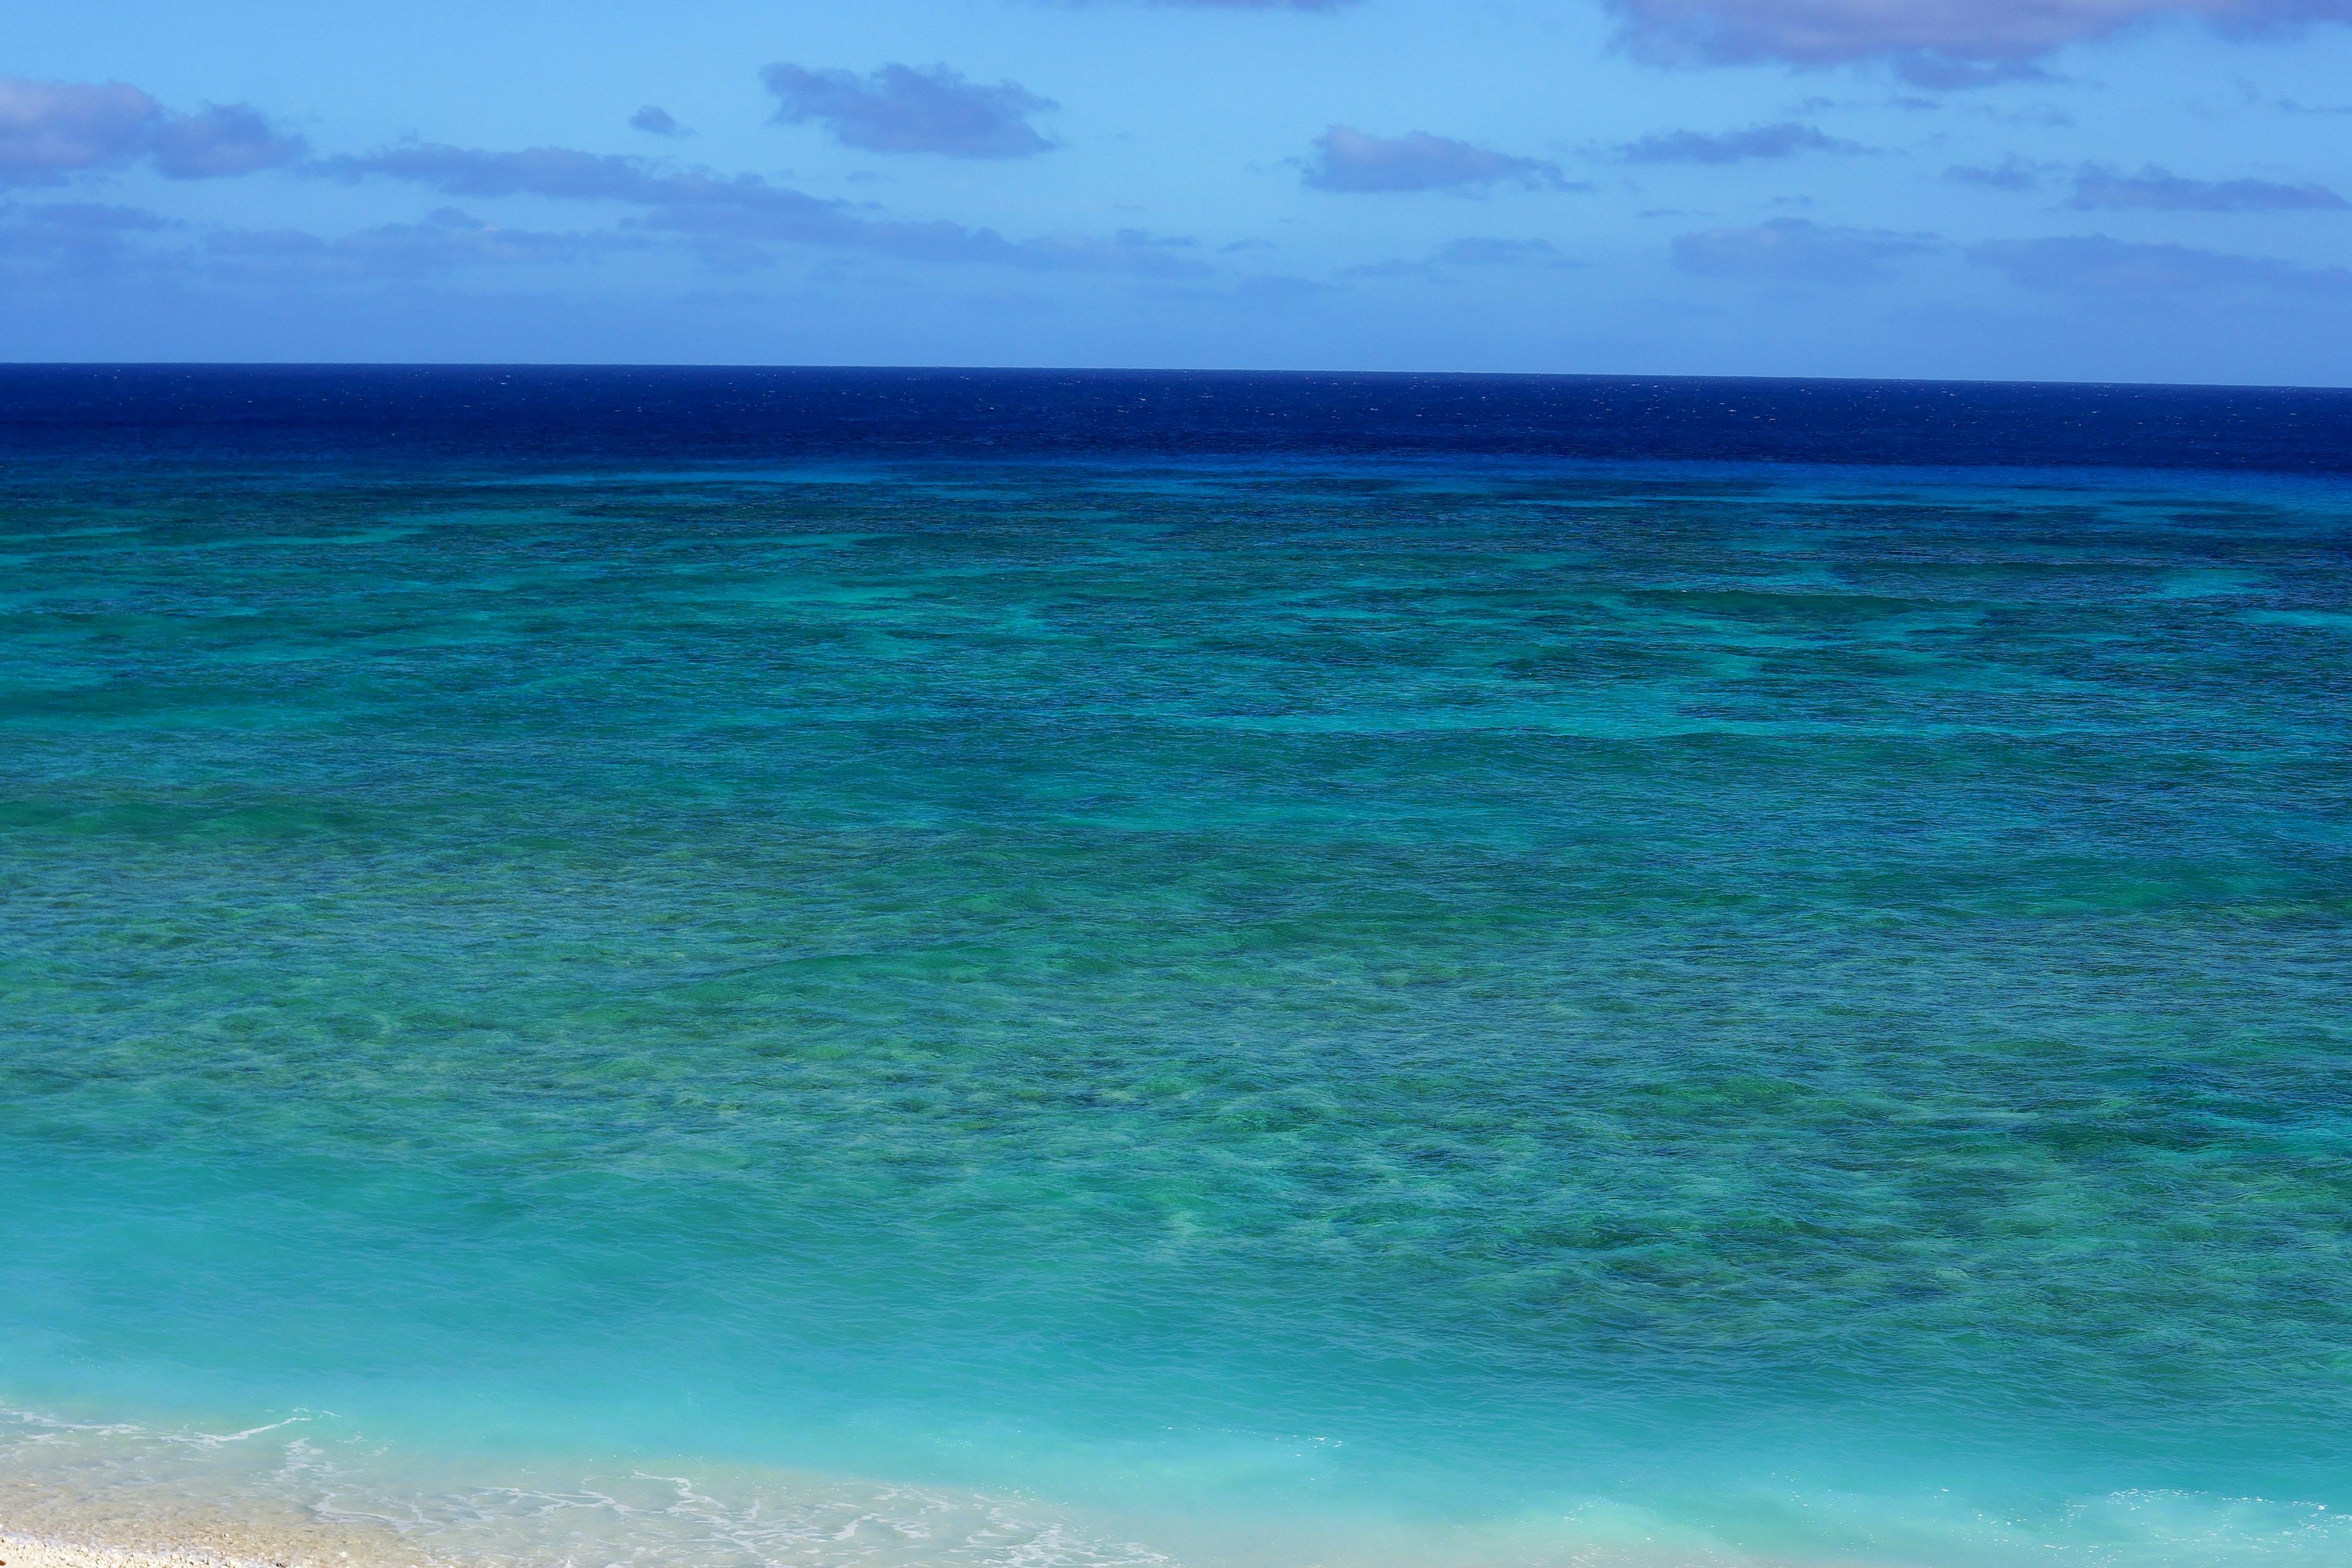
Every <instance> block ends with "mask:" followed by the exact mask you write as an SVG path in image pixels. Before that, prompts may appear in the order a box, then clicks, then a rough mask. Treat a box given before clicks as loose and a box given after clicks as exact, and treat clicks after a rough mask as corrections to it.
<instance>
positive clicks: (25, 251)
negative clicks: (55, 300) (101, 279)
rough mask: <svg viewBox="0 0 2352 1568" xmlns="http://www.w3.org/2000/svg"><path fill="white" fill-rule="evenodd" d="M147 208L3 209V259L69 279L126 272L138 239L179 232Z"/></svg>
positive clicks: (64, 205) (47, 205) (58, 205)
mask: <svg viewBox="0 0 2352 1568" xmlns="http://www.w3.org/2000/svg"><path fill="white" fill-rule="evenodd" d="M180 226H181V225H180V224H179V223H178V222H177V221H176V220H174V219H172V218H167V217H164V216H162V215H161V214H159V213H152V212H149V211H147V210H145V209H144V208H142V207H131V206H116V205H110V204H108V203H102V202H37V203H23V204H20V203H16V202H9V203H5V204H0V260H5V261H8V262H15V263H18V264H25V263H30V264H32V265H33V266H34V267H35V268H37V269H48V270H54V271H56V272H59V273H63V274H65V275H67V276H68V277H82V278H87V277H92V276H97V275H101V274H105V273H110V272H117V271H120V270H121V269H122V268H124V267H125V266H126V265H128V264H130V263H131V261H132V260H133V259H134V258H137V257H138V256H139V254H140V251H139V249H138V247H135V246H134V244H133V240H132V237H133V236H140V235H155V234H162V233H165V232H168V231H170V230H173V229H176V228H179V227H180Z"/></svg>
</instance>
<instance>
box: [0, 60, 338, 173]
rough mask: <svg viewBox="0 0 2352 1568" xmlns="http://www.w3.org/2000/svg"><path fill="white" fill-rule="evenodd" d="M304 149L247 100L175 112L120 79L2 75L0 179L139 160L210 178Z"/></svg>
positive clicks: (273, 163) (284, 159)
mask: <svg viewBox="0 0 2352 1568" xmlns="http://www.w3.org/2000/svg"><path fill="white" fill-rule="evenodd" d="M303 151H304V146H303V142H302V141H301V139H300V138H299V137H295V136H288V135H284V134H282V133H280V132H277V131H274V130H272V129H271V128H270V125H269V122H268V120H267V119H265V118H264V117H263V115H262V114H261V111H260V110H257V109H254V108H252V107H251V106H249V105H247V104H242V103H234V104H228V105H226V106H221V107H215V108H211V109H206V110H203V111H202V112H200V113H195V114H177V113H173V111H171V110H167V109H165V108H164V107H163V105H162V104H160V103H158V102H156V101H155V100H153V99H152V98H150V97H148V96H147V94H145V93H143V92H142V91H140V90H139V89H137V88H135V87H130V86H126V85H125V84H123V83H121V82H119V81H117V82H106V83H103V84H100V83H92V82H68V81H27V80H25V79H22V78H17V77H0V185H54V184H60V183H62V182H63V181H65V180H66V179H68V178H69V177H70V176H72V175H75V174H90V173H99V172H104V171H110V170H118V169H124V168H128V167H130V166H131V164H133V163H139V162H141V161H142V160H145V161H147V162H148V163H151V164H152V167H153V168H154V169H155V170H156V172H158V173H159V174H163V175H165V176H166V177H168V178H171V179H174V180H204V179H215V178H219V177H221V176H224V175H230V174H251V173H253V172H254V171H255V170H257V169H268V168H275V167H277V166H278V165H280V164H283V163H291V162H293V161H294V160H295V159H296V158H299V157H300V156H301V154H302V153H303Z"/></svg>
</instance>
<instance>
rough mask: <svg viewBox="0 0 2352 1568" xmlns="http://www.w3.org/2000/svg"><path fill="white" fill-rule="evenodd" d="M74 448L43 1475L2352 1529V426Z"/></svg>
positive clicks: (423, 1505) (1256, 1545) (5, 831)
mask: <svg viewBox="0 0 2352 1568" xmlns="http://www.w3.org/2000/svg"><path fill="white" fill-rule="evenodd" d="M5 499H6V503H7V505H6V510H5V520H0V529H5V537H0V550H5V557H4V558H0V594H4V595H5V597H0V802H5V804H0V898H5V912H4V913H0V919H5V927H0V943H4V944H5V945H0V996H4V997H5V1026H0V1027H5V1034H0V1069H5V1072H0V1097H4V1098H0V1119H4V1120H0V1194H4V1195H5V1198H4V1199H0V1201H5V1214H0V1236H5V1248H0V1399H4V1400H5V1404H6V1405H7V1406H8V1407H9V1408H10V1409H12V1410H13V1411H14V1412H15V1413H16V1414H14V1415H11V1416H10V1417H9V1418H8V1420H7V1424H6V1425H5V1429H0V1454H5V1459H4V1460H0V1475H5V1485H7V1486H12V1487H14V1488H15V1489H16V1490H15V1491H13V1492H11V1491H6V1490H0V1527H5V1526H6V1524H7V1517H8V1516H7V1514H6V1512H5V1510H6V1509H7V1508H8V1507H10V1506H14V1507H16V1509H17V1510H18V1513H19V1515H20V1516H21V1517H24V1518H35V1516H36V1515H37V1516H38V1518H37V1520H36V1522H43V1524H44V1528H48V1527H50V1525H52V1524H55V1522H56V1520H63V1521H64V1525H60V1526H58V1528H64V1527H65V1526H69V1525H70V1524H71V1523H72V1522H73V1521H74V1519H75V1518H77V1517H79V1518H82V1519H84V1520H85V1521H100V1522H103V1521H120V1520H121V1519H125V1518H131V1517H133V1516H136V1515H138V1514H140V1513H141V1511H142V1510H147V1511H148V1512H149V1513H151V1514H153V1515H155V1516H156V1517H162V1516H163V1515H167V1514H169V1513H170V1512H171V1510H175V1509H178V1510H186V1509H190V1508H197V1507H212V1508H216V1509H223V1510H228V1511H230V1512H236V1511H239V1510H242V1511H244V1512H246V1513H248V1514H250V1513H254V1512H255V1511H256V1510H259V1511H260V1512H261V1513H268V1512H269V1511H270V1510H277V1511H278V1512H281V1513H283V1514H284V1515H285V1516H286V1517H287V1518H289V1519H294V1518H300V1519H304V1520H309V1521H314V1522H315V1521H325V1522H327V1523H330V1524H335V1525H337V1526H338V1527H340V1526H341V1525H352V1526H353V1527H358V1526H362V1525H363V1526H366V1527H367V1528H370V1529H390V1530H394V1531H397V1532H398V1533H399V1536H400V1537H401V1538H402V1539H403V1540H404V1541H405V1542H408V1543H409V1548H410V1549H412V1550H414V1551H416V1552H429V1553H436V1554H443V1555H449V1556H467V1555H472V1556H476V1557H483V1556H488V1557H497V1558H513V1559H520V1560H522V1561H525V1562H529V1563H555V1562H558V1561H562V1560H567V1559H568V1560H570V1561H572V1562H575V1563H583V1564H590V1563H618V1562H635V1563H648V1564H651V1563H665V1564H666V1563H677V1564H688V1563H693V1564H702V1563H709V1564H713V1565H718V1564H728V1565H732V1564H736V1563H741V1564H745V1565H747V1568H748V1565H752V1564H761V1563H774V1564H794V1565H802V1564H805V1565H809V1568H835V1565H843V1568H845V1565H848V1564H867V1563H870V1564H887V1565H892V1568H898V1565H902V1564H903V1565H923V1568H944V1565H945V1564H950V1563H972V1564H995V1563H1003V1564H1015V1563H1018V1564H1035V1565H1045V1564H1089V1565H1096V1564H1098V1565H1108V1564H1161V1563H1167V1564H1191V1565H1196V1568H1204V1565H1211V1564H1228V1563H1231V1564H1252V1565H1258V1564H1264V1565H1268V1568H1273V1565H1299V1564H1306V1563H1346V1564H1355V1563H1396V1564H1403V1563H1414V1564H1432V1563H1463V1564H1470V1563H1480V1564H1488V1563H1496V1564H1499V1563H1529V1564H1545V1565H1556V1564H1568V1563H1609V1564H1613V1563H1748V1562H1764V1563H1867V1564H1874V1565H1888V1568H1891V1565H1897V1564H1901V1565H1934V1568H1978V1565H2007V1564H2022V1563H2060V1564H2068V1565H2073V1564H2103V1565H2104V1564H2125V1565H2135V1568H2136V1565H2141V1564H2168V1563H2231V1562H2238V1561H2245V1562H2249V1563H2253V1562H2259V1563H2264V1564H2270V1563H2284V1564H2294V1565H2298V1568H2300V1565H2304V1564H2313V1565H2317V1564H2334V1563H2345V1562H2347V1561H2352V1525H2347V1524H2346V1523H2345V1522H2344V1521H2343V1517H2342V1513H2341V1511H2340V1510H2345V1509H2347V1508H2352V1437H2347V1434H2352V1239H2348V1238H2347V1215H2352V1121H2347V1107H2352V1086H2347V1062H2352V1053H2347V1021H2352V958H2347V951H2352V950H2347V926H2352V921H2347V916H2352V882H2347V871H2352V745H2347V719H2352V713H2347V707H2352V702H2347V693H2348V692H2352V686H2348V684H2347V670H2352V560H2347V551H2346V542H2347V522H2352V489H2347V486H2345V485H2344V484H2343V483H2342V482H2341V481H2331V480H2326V479H2259V478H2239V479H2221V478H2216V477H2210V476H2200V475H2194V474H2186V475H2173V476H2165V475H2159V474H2153V473H2148V472H2120V473H2108V474H2105V475H2100V474H2092V473H2086V472H2082V471H2065V472H2061V471H2056V470H2053V471H2049V472H2045V473H2041V474H2021V473H2017V472H2000V473H1968V472H1961V471H1953V470H1941V471H1931V470H1922V469H1903V470H1870V469H1861V468H1846V469H1839V468H1762V467H1751V468H1728V467H1723V466H1715V467H1700V466H1684V467H1670V466H1652V467H1647V468H1642V467H1622V466H1620V467H1607V466H1595V465H1581V466H1580V465H1576V464H1572V463H1567V462H1561V461H1557V460H1535V459H1528V460H1524V461H1515V460H1511V459H1508V458H1491V457H1482V458H1460V459H1458V460H1444V459H1439V458H1429V457H1426V456H1423V457H1419V458H1411V459H1405V458H1399V459H1394V460H1385V461H1383V460H1375V459H1360V460H1352V461H1349V462H1344V463H1340V462H1312V461H1304V460H1276V459H1273V458H1266V459H1263V460H1243V459H1226V460H1211V459H1206V458H1201V459H1187V460H1182V461H1177V460H1172V459H1171V460H1159V461H1143V460H1140V459H1136V460H1129V461H1124V462H1118V463H1107V462H1084V461H1060V462H1052V463H1044V462H1024V461H1019V460H1006V461H999V462H978V461H973V462H959V463H940V462H932V463H921V462H885V461H879V460H877V461H872V462H866V463H863V464H860V463H856V462H849V461H837V462H829V463H827V464H825V465H822V466H810V467H804V468H799V469H795V468H791V467H788V466H775V467H767V468H739V469H733V470H730V469H727V468H724V467H719V468H713V467H712V466H710V465H708V464H700V465H693V466H688V467H685V468H680V469H679V470H677V471H674V472H664V471H660V470H659V469H657V468H654V469H648V468H643V467H633V468H631V470H630V471H628V472H614V471H609V470H599V469H595V468H593V467H591V468H581V467H579V466H578V465H571V466H568V467H559V466H548V467H546V468H544V469H543V471H518V470H515V469H513V468H509V469H508V470H506V471H501V472H498V473H489V472H475V471H471V470H464V469H462V468H459V467H457V466H451V465H441V466H434V465H430V464H419V465H417V466H416V468H415V470H414V471H413V472H405V473H404V472H399V471H393V470H387V469H383V468H378V469H376V470H373V471H371V472H368V473H363V474H357V475H354V474H352V473H347V472H341V471H337V470H335V469H333V468H331V467H320V466H318V465H310V466H303V465H299V464H298V465H280V466H277V467H270V466H262V467H250V466H248V467H247V468H242V469H240V468H236V466H235V465H229V464H215V465H213V466H212V467H210V468H205V467H203V466H201V465H199V466H195V467H189V466H184V465H183V466H174V465H172V464H159V465H156V466H153V467H150V468H141V469H138V470H136V471H118V472H112V473H107V474H97V475H93V474H89V473H87V472H84V471H82V470H80V469H79V468H72V466H71V465H68V466H66V467H65V468H57V467H50V468H38V469H37V470H36V469H33V468H19V469H18V470H16V472H15V474H14V476H13V477H12V479H10V481H9V487H8V489H7V493H6V498H5ZM237 1434H244V1435H243V1436H236V1435H237ZM11 1499H14V1500H15V1501H14V1503H13V1504H12V1503H11V1501H10V1500H11ZM77 1510H79V1513H77ZM51 1516H55V1519H52V1517H51ZM93 1528H94V1527H93Z"/></svg>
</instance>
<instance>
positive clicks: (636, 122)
mask: <svg viewBox="0 0 2352 1568" xmlns="http://www.w3.org/2000/svg"><path fill="white" fill-rule="evenodd" d="M629 129H630V130H632V131H642V132H646V134H647V135H648V136H683V135H685V134H686V133H687V131H686V127H685V126H683V125H680V124H679V123H678V122H677V116H676V115H674V114H672V113H671V112H670V111H669V110H667V109H664V108H662V107H661V106H660V105H659V104H657V103H648V104H646V106H645V107H644V108H643V109H640V110H637V111H636V112H635V114H632V115H630V116H629Z"/></svg>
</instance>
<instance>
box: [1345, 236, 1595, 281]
mask: <svg viewBox="0 0 2352 1568" xmlns="http://www.w3.org/2000/svg"><path fill="white" fill-rule="evenodd" d="M1584 265H1585V263H1583V262H1581V261H1571V260H1570V259H1569V258H1567V257H1564V256H1562V255H1561V254H1560V253H1559V248H1558V247H1556V246H1554V245H1553V244H1552V242H1551V241H1549V240H1548V239H1501V238H1496V237H1493V236H1490V235H1473V236H1470V237H1465V238H1462V239H1457V240H1454V241H1452V242H1451V243H1449V244H1446V245H1444V246H1441V247H1438V249H1437V251H1436V252H1435V254H1433V255H1432V256H1431V257H1429V258H1428V259H1426V260H1423V261H1408V260H1404V259H1402V258H1399V259H1397V260H1393V261H1371V262H1365V263H1363V264H1361V265H1359V266H1355V267H1350V268H1346V269H1345V272H1344V275H1345V276H1347V277H1349V278H1418V279H1422V280H1423V282H1428V283H1447V282H1452V281H1453V279H1452V277H1451V275H1450V274H1448V273H1447V272H1446V271H1445V268H1449V267H1545V268H1571V267H1582V266H1584Z"/></svg>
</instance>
